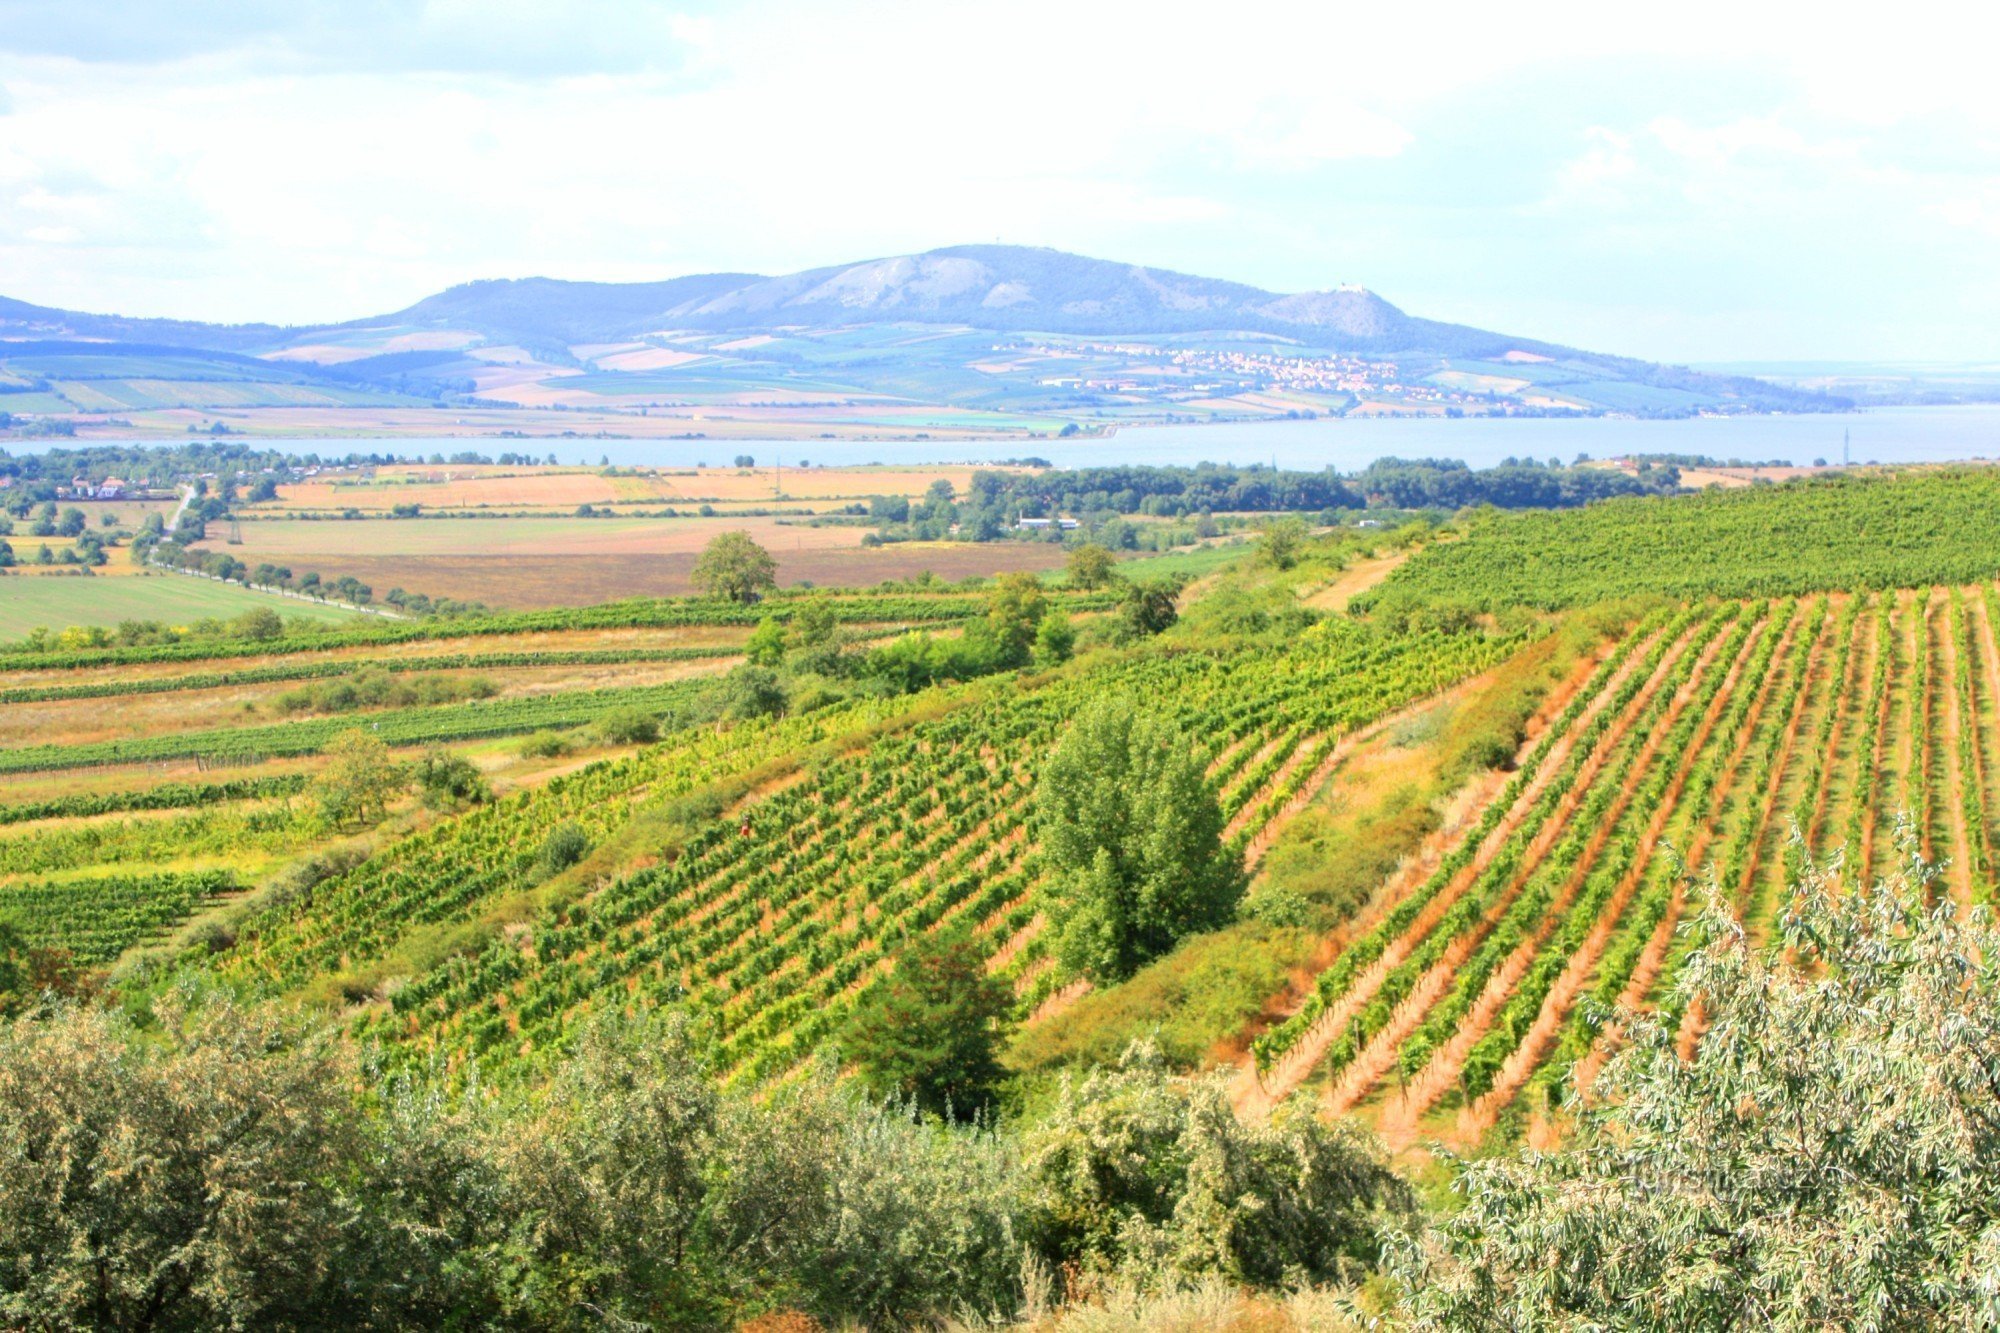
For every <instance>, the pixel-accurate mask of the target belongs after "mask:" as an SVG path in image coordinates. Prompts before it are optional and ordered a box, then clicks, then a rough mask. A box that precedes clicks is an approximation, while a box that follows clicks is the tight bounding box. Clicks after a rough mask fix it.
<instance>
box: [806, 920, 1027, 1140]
mask: <svg viewBox="0 0 2000 1333" xmlns="http://www.w3.org/2000/svg"><path fill="white" fill-rule="evenodd" d="M1012 1008H1013V995H1012V994H1011V993H1010V991H1009V990H1008V988H1007V986H1006V985H1005V983H1003V982H1001V981H1000V980H999V979H998V978H996V977H993V976H991V975H989V974H988V973H987V971H986V956H985V953H984V952H983V951H982V950H981V949H980V948H979V946H978V945H977V944H976V943H975V942H974V941H973V940H972V938H971V937H970V936H969V935H967V934H966V933H964V932H963V931H957V932H950V933H945V934H935V935H919V936H917V937H916V938H915V939H913V940H911V941H910V942H909V943H908V944H906V945H904V946H903V948H902V950H901V951H899V952H898V953H897V955H896V961H895V966H894V968H893V969H892V970H891V972H890V973H889V975H888V976H887V977H884V978H883V979H882V980H880V981H878V982H877V983H876V984H875V985H874V986H872V987H870V988H869V990H868V991H867V993H866V994H864V995H863V997H862V999H861V1002H860V1004H859V1005H858V1006H857V1008H856V1010H855V1014H854V1017H853V1019H852V1020H851V1021H850V1023H849V1026H848V1030H847V1041H846V1051H847V1054H848V1055H849V1056H850V1057H851V1058H852V1059H853V1060H854V1061H855V1063H856V1064H858V1065H859V1066H860V1069H861V1074H862V1077H863V1079H864V1081H865V1082H866V1083H867V1084H868V1085H869V1087H870V1088H872V1089H873V1090H874V1091H875V1092H876V1093H878V1094H892V1095H894V1096H897V1097H900V1098H902V1099H904V1100H905V1101H910V1102H914V1103H915V1104H916V1105H918V1106H921V1107H923V1108H924V1109H925V1110H927V1111H931V1112H934V1113H937V1114H940V1115H944V1114H951V1115H956V1116H959V1117H964V1116H969V1115H971V1114H972V1113H973V1112H975V1111H978V1110H980V1109H981V1108H983V1107H985V1106H986V1105H987V1104H988V1103H989V1102H991V1100H992V1097H993V1090H994V1088H995V1087H996V1086H997V1085H998V1083H999V1082H1000V1076H1001V1068H1000V1060H999V1056H998V1046H999V1042H1000V1039H1001V1036H1002V1024H1003V1022H1004V1020H1005V1018H1006V1016H1007V1014H1008V1013H1009V1011H1010V1010H1011V1009H1012Z"/></svg>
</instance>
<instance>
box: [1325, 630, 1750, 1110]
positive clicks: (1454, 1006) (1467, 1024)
mask: <svg viewBox="0 0 2000 1333" xmlns="http://www.w3.org/2000/svg"><path fill="white" fill-rule="evenodd" d="M1732 610H1733V609H1732ZM1731 618H1736V617H1734V616H1733V614H1731V613H1725V614H1724V615H1722V616H1715V617H1711V618H1709V619H1708V620H1707V621H1706V623H1704V624H1703V626H1702V628H1701V630H1700V631H1699V632H1698V634H1697V635H1696V637H1695V640H1694V642H1693V643H1692V644H1691V646H1690V647H1689V649H1688V650H1687V651H1686V652H1684V653H1682V654H1680V655H1679V657H1678V658H1677V660H1676V661H1675V662H1674V663H1673V665H1672V667H1671V668H1670V670H1669V673H1668V675H1667V677H1666V679H1665V680H1664V681H1663V683H1662V684H1661V686H1660V688H1659V689H1658V690H1656V691H1655V692H1654V694H1653V695H1652V698H1651V699H1650V700H1649V702H1648V703H1647V705H1646V708H1645V711H1644V712H1643V713H1642V714H1641V715H1640V718H1639V721H1638V723H1637V725H1636V726H1635V727H1633V728H1632V730H1631V731H1630V732H1629V733H1628V734H1627V736H1626V738H1625V740H1624V741H1623V742H1622V743H1621V744H1620V746H1619V748H1618V751H1617V752H1616V754H1615V755H1614V756H1613V758H1612V759H1611V761H1610V762H1609V763H1607V764H1606V765H1604V766H1603V767H1602V768H1600V769H1599V770H1598V774H1597V778H1596V780H1594V781H1592V782H1591V783H1590V784H1589V791H1588V794H1587V795H1586V796H1585V798H1584V800H1583V802H1582V804H1581V805H1580V806H1579V807H1578V809H1577V811H1576V813H1575V816H1574V818H1572V819H1570V820H1567V821H1565V827H1564V828H1563V830H1562V833H1561V836H1560V837H1559V838H1558V839H1556V840H1554V841H1553V842H1552V843H1551V844H1550V845H1548V847H1547V849H1546V850H1545V851H1544V852H1543V853H1542V855H1540V856H1539V857H1536V858H1533V859H1532V860H1528V861H1526V863H1525V864H1524V865H1523V867H1522V872H1521V873H1520V874H1519V875H1517V876H1516V877H1515V879H1514V882H1513V883H1511V884H1510V885H1509V886H1508V887H1507V889H1506V890H1505V892H1504V893H1503V894H1502V895H1501V896H1500V897H1499V899H1498V900H1497V901H1495V902H1494V903H1493V906H1492V908H1491V910H1489V911H1488V912H1487V913H1485V914H1483V915H1482V916H1481V917H1479V918H1478V919H1477V920H1476V921H1474V922H1473V923H1471V925H1470V928H1469V929H1467V930H1465V931H1463V932H1461V933H1460V935H1459V936H1458V938H1457V939H1456V940H1455V941H1453V942H1452V943H1451V945H1450V946H1449V947H1447V948H1445V949H1443V950H1442V951H1441V955H1440V956H1439V957H1438V959H1437V960H1436V961H1435V962H1434V963H1433V964H1432V965H1431V967H1430V968H1429V969H1428V970H1426V971H1424V972H1423V973H1422V974H1421V975H1419V976H1418V977H1417V978H1416V980H1415V982H1414V983H1413V984H1412V985H1411V986H1410V987H1409V989H1408V991H1407V993H1406V994H1404V995H1403V997H1402V998H1401V1000H1400V1002H1399V1003H1398V1004H1397V1005H1396V1007H1395V1009H1394V1011H1393V1012H1392V1013H1391V1014H1390V1016H1389V1021H1388V1022H1387V1023H1385V1024H1384V1025H1383V1026H1382V1027H1381V1028H1380V1029H1379V1030H1377V1031H1376V1032H1375V1033H1374V1034H1372V1038H1371V1039H1370V1040H1369V1041H1368V1042H1367V1043H1366V1044H1365V1045H1363V1046H1362V1047H1361V1049H1360V1050H1359V1051H1358V1052H1357V1053H1356V1055H1355V1056H1354V1058H1353V1060H1352V1061H1350V1062H1349V1063H1348V1064H1347V1065H1346V1066H1345V1067H1344V1068H1343V1069H1341V1070H1339V1071H1336V1072H1337V1077H1336V1079H1335V1081H1334V1082H1333V1083H1332V1085H1331V1086H1330V1087H1329V1089H1328V1093H1327V1102H1328V1104H1329V1105H1330V1106H1331V1107H1333V1108H1334V1109H1335V1111H1336V1113H1345V1112H1346V1111H1347V1110H1350V1109H1352V1108H1353V1107H1354V1106H1355V1105H1356V1104H1358V1103H1359V1102H1360V1101H1361V1099H1362V1098H1363V1097H1364V1096H1366V1095H1367V1094H1368V1093H1370V1092H1371V1091H1373V1090H1374V1089H1375V1087H1376V1086H1377V1084H1378V1083H1379V1082H1380V1080H1381V1079H1382V1077H1383V1076H1384V1075H1386V1074H1387V1073H1388V1072H1389V1071H1390V1070H1391V1069H1395V1068H1400V1069H1401V1070H1403V1071H1404V1072H1405V1075H1406V1076H1411V1075H1414V1076H1415V1078H1416V1080H1417V1081H1416V1084H1415V1085H1414V1086H1411V1087H1408V1088H1407V1089H1406V1092H1405V1095H1404V1097H1403V1099H1402V1103H1401V1106H1400V1107H1399V1108H1398V1109H1399V1111H1402V1112H1404V1113H1408V1111H1409V1108H1410V1107H1412V1106H1417V1105H1428V1102H1429V1099H1430V1098H1431V1097H1434V1096H1435V1095H1436V1093H1437V1092H1438V1091H1441V1090H1442V1086H1443V1085H1444V1084H1445V1083H1447V1082H1449V1080H1450V1077H1451V1076H1452V1075H1454V1074H1455V1073H1456V1071H1457V1068H1458V1066H1459V1064H1460V1063H1461V1062H1462V1061H1463V1059H1464V1058H1465V1055H1466V1054H1467V1052H1468V1051H1469V1049H1470V1047H1471V1046H1472V1043H1473V1042H1474V1041H1476V1040H1478V1039H1479V1037H1480V1036H1481V1035H1483V1032H1484V1027H1483V1021H1484V1017H1485V1014H1486V1013H1487V1012H1488V1011H1490V1009H1491V1008H1492V1007H1493V1006H1494V1005H1495V1004H1497V1003H1498V1000H1499V998H1500V997H1503V996H1504V995H1506V994H1507V993H1509V991H1510V990H1511V986H1512V981H1513V975H1510V973H1512V974H1515V975H1517V974H1518V971H1519V970H1520V969H1522V968H1525V966H1526V963H1527V961H1528V960H1529V959H1532V958H1533V957H1534V956H1535V954H1536V953H1537V952H1538V951H1539V950H1540V948H1541V946H1542V945H1543V944H1544V943H1545V942H1546V941H1547V939H1548V937H1549V936H1550V934H1552V933H1553V931H1554V930H1555V928H1556V926H1557V924H1558V923H1559V922H1560V921H1562V920H1563V919H1564V918H1566V917H1567V916H1568V914H1569V913H1570V911H1571V908H1572V906H1573V905H1574V904H1578V903H1584V904H1592V903H1595V905H1598V906H1601V898H1600V895H1599V894H1585V893H1584V892H1583V891H1584V889H1585V887H1586V885H1587V884H1589V882H1590V878H1591V871H1592V869H1593V867H1594V866H1595V865H1596V863H1597V861H1598V858H1599V857H1600V856H1601V855H1602V853H1603V852H1604V850H1605V848H1606V847H1608V846H1610V845H1611V840H1612V836H1613V834H1614V833H1615V832H1616V831H1617V830H1618V829H1619V828H1620V827H1621V824H1622V821H1623V819H1624V817H1625V815H1626V813H1627V812H1628V811H1630V810H1631V809H1632V808H1633V803H1634V799H1635V798H1636V797H1637V795H1638V794H1639V787H1640V783H1641V782H1642V781H1643V780H1644V778H1645V775H1646V774H1647V773H1648V771H1649V770H1650V768H1651V765H1652V763H1653V761H1654V759H1655V758H1656V757H1657V756H1658V754H1659V751H1660V749H1661V748H1662V746H1663V745H1665V743H1666V741H1667V740H1668V738H1669V736H1671V735H1674V734H1675V732H1676V723H1677V722H1678V721H1679V719H1680V717H1681V714H1682V713H1683V711H1685V710H1686V709H1687V707H1688V705H1689V704H1690V703H1691V702H1692V701H1693V700H1694V698H1695V694H1696V686H1697V685H1698V682H1699V681H1700V680H1701V679H1702V678H1703V676H1704V674H1713V673H1706V672H1705V669H1706V668H1707V667H1708V666H1709V665H1710V663H1711V662H1712V661H1713V659H1714V657H1715V655H1716V654H1717V652H1718V651H1719V650H1722V649H1724V648H1725V646H1726V645H1727V644H1728V643H1730V642H1734V639H1733V638H1731V639H1728V640H1725V639H1724V638H1723V637H1722V636H1721V635H1720V631H1721V630H1723V629H1724V628H1725V627H1726V622H1727V620H1728V619H1731ZM1738 628H1739V629H1740V626H1739V627H1738ZM1739 646H1740V645H1739ZM1620 850H1621V851H1623V850H1625V849H1624V848H1622V847H1621V849H1620Z"/></svg>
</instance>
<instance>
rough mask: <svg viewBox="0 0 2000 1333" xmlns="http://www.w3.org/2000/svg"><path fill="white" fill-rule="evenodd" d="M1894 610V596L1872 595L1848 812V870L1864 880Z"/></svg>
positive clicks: (1887, 698)
mask: <svg viewBox="0 0 2000 1333" xmlns="http://www.w3.org/2000/svg"><path fill="white" fill-rule="evenodd" d="M1895 610H1896V603H1895V599H1894V598H1893V597H1890V596H1888V595H1887V594H1877V595H1876V598H1875V608H1874V614H1873V616H1872V619H1873V622H1874V634H1873V639H1874V654H1873V660H1872V662H1871V665H1870V668H1869V677H1868V692H1867V693H1866V694H1865V695H1863V696H1862V706H1863V707H1864V708H1865V709H1866V710H1867V712H1866V716H1865V718H1864V721H1863V731H1862V737H1861V741H1860V744H1859V745H1858V746H1857V747H1856V749H1857V750H1858V751H1859V755H1858V757H1857V764H1858V768H1857V775H1856V779H1855V784H1854V800H1853V809H1852V810H1851V811H1850V812H1849V814H1848V824H1847V839H1846V845H1847V848H1848V862H1847V865H1848V874H1849V876H1850V878H1852V877H1856V876H1858V877H1861V878H1866V877H1867V876H1868V875H1869V873H1870V872H1871V871H1872V870H1873V868H1874V864H1875V826H1876V820H1877V806H1876V792H1877V790H1878V789H1879V788H1880V786H1881V782H1882V759H1883V746H1884V739H1885V737H1886V736H1887V733H1888V726H1887V724H1888V720H1889V711H1890V705H1891V703H1892V702H1893V700H1894V697H1895V696H1894V694H1893V693H1892V690H1893V687H1894V683H1895V682H1894V679H1893V675H1892V672H1893V668H1894V665H1895V660H1896V644H1895V620H1894V616H1895Z"/></svg>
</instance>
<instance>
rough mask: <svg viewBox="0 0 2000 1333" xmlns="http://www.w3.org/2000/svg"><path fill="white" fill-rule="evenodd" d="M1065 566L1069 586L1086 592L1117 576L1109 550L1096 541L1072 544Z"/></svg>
mask: <svg viewBox="0 0 2000 1333" xmlns="http://www.w3.org/2000/svg"><path fill="white" fill-rule="evenodd" d="M1065 568H1066V570H1067V577H1068V579H1069V584H1070V586H1071V587H1072V588H1082V589H1084V590H1085V591H1086V592H1088V591H1092V590H1095V589H1097V588H1101V587H1103V586H1104V585H1105V584H1107V583H1109V582H1111V580H1112V579H1113V578H1115V577H1117V572H1116V565H1115V564H1114V562H1113V560H1112V557H1111V552H1110V551H1108V550H1106V549H1105V548H1104V547H1103V546H1101V545H1099V544H1098V543H1096V542H1084V543H1082V544H1080V545H1077V546H1072V547H1071V548H1070V551H1069V559H1068V561H1067V562H1066V566H1065Z"/></svg>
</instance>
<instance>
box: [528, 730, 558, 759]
mask: <svg viewBox="0 0 2000 1333" xmlns="http://www.w3.org/2000/svg"><path fill="white" fill-rule="evenodd" d="M519 748H520V751H521V753H522V754H523V755H525V756H527V757H528V758H530V759H560V758H562V756H564V755H566V754H568V753H569V752H570V738H569V737H567V736H565V735H564V734H563V733H562V732H560V731H537V732H535V733H534V734H533V735H531V736H528V737H527V738H525V739H524V740H523V741H522V742H521V744H520V747H519Z"/></svg>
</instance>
